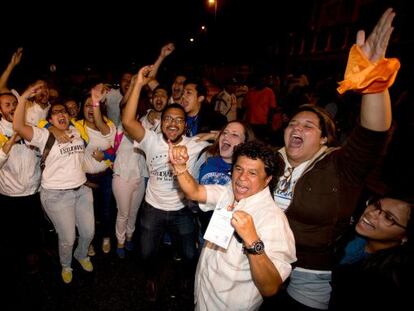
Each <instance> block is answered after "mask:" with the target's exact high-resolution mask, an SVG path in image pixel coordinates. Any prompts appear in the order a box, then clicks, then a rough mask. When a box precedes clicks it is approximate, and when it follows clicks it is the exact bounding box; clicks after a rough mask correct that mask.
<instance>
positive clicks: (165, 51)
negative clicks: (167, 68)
mask: <svg viewBox="0 0 414 311" xmlns="http://www.w3.org/2000/svg"><path fill="white" fill-rule="evenodd" d="M174 49H175V46H174V43H168V44H166V45H164V46H163V47H162V48H161V52H160V55H159V56H158V58H157V60H156V61H155V63H154V65H153V67H152V70H151V73H150V74H149V76H148V77H149V78H150V81H149V82H148V86H149V87H150V89H151V90H154V89H155V88H156V87H157V86H158V84H159V83H158V81H157V79H156V76H157V73H158V69H159V68H160V66H161V64H162V62H163V61H164V59H165V58H166V57H167V56H168V55H170V54H171V53H172V52H173V51H174Z"/></svg>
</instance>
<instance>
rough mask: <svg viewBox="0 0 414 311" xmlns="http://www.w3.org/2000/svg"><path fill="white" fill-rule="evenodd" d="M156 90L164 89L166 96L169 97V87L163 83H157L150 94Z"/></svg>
mask: <svg viewBox="0 0 414 311" xmlns="http://www.w3.org/2000/svg"><path fill="white" fill-rule="evenodd" d="M157 90H164V91H166V92H167V97H170V90H169V88H168V87H167V86H166V85H164V84H158V85H157V86H156V87H155V88H154V89H153V90H152V94H154V93H155V92H156V91H157Z"/></svg>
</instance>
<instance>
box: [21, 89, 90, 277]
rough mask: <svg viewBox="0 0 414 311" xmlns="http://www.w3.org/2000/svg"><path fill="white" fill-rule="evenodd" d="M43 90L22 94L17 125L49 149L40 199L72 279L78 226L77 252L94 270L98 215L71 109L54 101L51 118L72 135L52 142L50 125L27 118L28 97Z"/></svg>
mask: <svg viewBox="0 0 414 311" xmlns="http://www.w3.org/2000/svg"><path fill="white" fill-rule="evenodd" d="M39 92H41V85H40V84H39V83H37V84H35V85H34V86H31V87H29V88H28V89H27V90H26V91H25V92H24V93H23V94H22V96H21V97H20V98H19V100H18V104H17V107H16V111H15V113H14V118H13V128H14V130H15V131H16V132H17V133H18V134H19V136H20V137H22V138H23V139H25V140H26V141H28V142H30V145H32V146H34V147H37V148H39V149H40V151H41V153H42V154H43V152H45V151H44V150H45V149H46V150H48V156H47V158H46V159H45V161H44V164H45V166H44V168H43V172H42V177H41V190H40V199H41V202H42V205H43V207H44V209H45V212H46V214H47V215H48V217H49V218H50V219H51V220H52V222H53V225H54V226H55V229H56V232H57V234H58V243H59V259H60V264H61V266H62V271H61V276H62V280H63V282H65V283H70V282H71V281H72V267H71V266H72V251H73V246H74V244H75V239H76V229H78V232H79V240H78V243H77V246H76V249H75V252H74V254H73V256H74V257H75V258H76V259H77V260H78V262H79V263H80V265H81V266H82V268H83V269H84V270H85V271H87V272H91V271H92V270H93V265H92V263H91V262H90V260H89V257H88V255H87V252H88V246H89V244H90V242H91V241H92V238H93V236H94V233H95V219H94V214H93V198H92V191H91V189H90V188H88V187H86V186H85V185H84V184H85V182H86V175H85V172H84V170H83V168H82V164H83V161H84V156H85V144H84V141H83V139H82V138H81V133H80V132H79V131H78V129H77V128H75V127H74V126H73V125H72V124H71V123H70V120H69V114H68V111H67V109H66V107H65V106H64V105H63V104H60V103H54V104H52V105H51V107H50V109H49V113H48V116H47V120H48V122H49V123H50V124H51V125H53V127H54V128H55V131H56V133H58V134H59V135H60V136H61V135H66V136H68V137H69V138H70V140H68V141H67V142H64V143H61V142H58V141H57V140H55V141H54V142H52V144H51V143H50V139H49V137H50V135H52V134H50V133H49V131H48V130H47V129H45V128H38V127H35V126H31V125H28V124H27V123H26V122H25V105H26V102H27V98H29V97H30V96H33V95H37V94H38V93H39ZM46 152H47V151H46ZM44 157H45V156H44Z"/></svg>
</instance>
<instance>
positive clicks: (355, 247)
mask: <svg viewBox="0 0 414 311" xmlns="http://www.w3.org/2000/svg"><path fill="white" fill-rule="evenodd" d="M366 244H367V240H365V239H364V238H362V237H360V236H357V237H356V238H355V239H353V240H352V241H350V242H349V243H348V245H347V246H346V247H345V255H344V257H343V258H342V260H341V264H342V265H350V264H353V263H355V262H358V261H360V260H362V259H365V258H367V257H368V256H369V254H368V253H367V252H366V251H365V245H366Z"/></svg>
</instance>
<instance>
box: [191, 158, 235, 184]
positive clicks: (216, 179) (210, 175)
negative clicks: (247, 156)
mask: <svg viewBox="0 0 414 311" xmlns="http://www.w3.org/2000/svg"><path fill="white" fill-rule="evenodd" d="M198 180H199V183H200V184H201V185H226V184H228V183H229V182H230V181H231V164H230V163H226V162H224V160H223V159H222V158H221V157H219V156H217V157H211V158H208V159H207V162H206V163H204V164H203V165H202V166H201V168H200V174H199V178H198Z"/></svg>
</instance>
